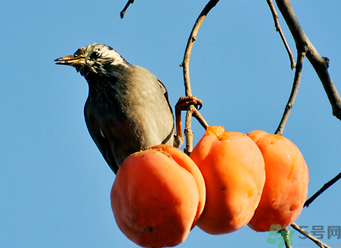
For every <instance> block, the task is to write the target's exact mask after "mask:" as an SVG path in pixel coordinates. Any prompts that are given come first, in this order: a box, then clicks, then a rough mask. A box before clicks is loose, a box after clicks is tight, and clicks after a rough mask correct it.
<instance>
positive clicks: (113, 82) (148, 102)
mask: <svg viewBox="0 0 341 248" xmlns="http://www.w3.org/2000/svg"><path fill="white" fill-rule="evenodd" d="M55 63H56V64H57V65H68V66H72V67H74V68H75V69H76V70H77V72H79V73H80V74H81V75H82V76H83V77H84V78H85V79H86V81H87V83H88V86H89V87H88V88H89V91H88V92H89V93H88V97H87V100H86V103H85V106H84V117H85V122H86V126H87V128H88V131H89V133H90V136H91V137H92V139H93V141H94V142H95V144H96V145H97V147H98V149H99V150H100V152H101V153H102V155H103V157H104V159H105V160H106V162H107V163H108V165H109V166H110V168H111V170H112V171H113V172H114V173H115V174H116V173H117V172H118V170H119V167H120V166H121V165H122V163H123V162H124V160H125V159H126V158H127V157H128V156H129V155H130V154H132V153H135V152H137V151H140V150H146V149H148V148H150V147H152V146H155V145H159V144H166V145H171V146H175V147H180V146H181V144H182V142H183V138H182V137H180V136H177V135H176V134H175V124H174V115H173V111H172V107H171V105H170V102H169V99H168V92H167V89H166V87H165V86H164V84H163V83H162V82H161V81H160V80H159V79H158V78H157V77H156V76H155V75H154V74H152V73H151V72H150V71H148V70H147V69H145V68H143V67H140V66H138V65H131V64H130V63H128V62H127V61H126V60H125V59H124V58H123V57H122V56H121V55H120V54H119V53H118V52H117V51H116V50H114V49H113V48H111V47H109V46H107V45H104V44H99V43H93V44H90V45H87V46H84V47H81V48H79V49H78V50H77V51H76V52H75V53H74V54H73V55H69V56H64V57H61V58H58V59H56V60H55ZM186 99H187V100H189V101H187V104H185V105H184V106H187V105H188V104H197V103H198V102H199V101H196V100H193V99H194V98H186ZM185 101H186V100H185ZM200 104H201V103H200Z"/></svg>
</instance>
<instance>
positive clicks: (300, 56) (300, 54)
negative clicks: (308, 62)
mask: <svg viewBox="0 0 341 248" xmlns="http://www.w3.org/2000/svg"><path fill="white" fill-rule="evenodd" d="M300 50H302V51H298V53H297V65H296V70H295V77H294V83H293V86H292V90H291V93H290V97H289V100H288V103H287V105H286V106H285V110H284V113H283V117H282V119H281V122H280V123H279V125H278V128H277V130H276V132H275V134H279V135H282V134H283V130H284V127H285V124H286V122H287V120H288V118H289V114H290V111H291V109H292V106H293V105H294V102H295V99H296V95H297V92H298V88H299V86H300V81H301V75H302V68H303V61H304V57H305V55H306V52H305V49H304V48H303V49H300Z"/></svg>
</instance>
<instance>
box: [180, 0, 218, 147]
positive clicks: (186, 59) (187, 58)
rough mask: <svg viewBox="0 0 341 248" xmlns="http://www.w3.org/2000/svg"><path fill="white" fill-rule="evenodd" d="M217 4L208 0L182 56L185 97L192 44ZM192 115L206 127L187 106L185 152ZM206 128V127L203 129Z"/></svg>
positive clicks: (190, 144) (189, 91)
mask: <svg viewBox="0 0 341 248" xmlns="http://www.w3.org/2000/svg"><path fill="white" fill-rule="evenodd" d="M218 2H219V0H210V1H209V2H208V3H207V4H206V6H205V8H204V9H203V10H202V11H201V13H200V15H199V17H198V18H197V20H196V22H195V24H194V26H193V28H192V31H191V34H190V36H189V38H188V41H187V46H186V50H185V54H184V59H183V62H182V63H181V66H182V68H183V75H184V84H185V94H186V96H192V89H191V81H190V76H189V61H190V58H191V53H192V48H193V44H194V42H195V41H196V37H197V35H198V31H199V28H200V26H201V24H202V22H203V21H204V19H205V17H206V16H207V14H208V12H209V11H210V10H211V9H212V8H213V7H215V6H216V4H217V3H218ZM192 115H193V116H195V117H196V118H197V119H198V118H199V119H198V120H199V122H200V123H201V124H202V125H203V127H204V128H206V127H207V123H206V121H205V120H204V119H203V118H202V116H201V115H200V114H199V112H198V111H197V110H196V109H195V107H194V106H192V105H191V106H189V109H188V111H187V115H186V122H185V131H184V133H185V136H186V150H187V152H189V153H190V152H192V150H193V132H192V129H191V118H192ZM205 126H206V127H205Z"/></svg>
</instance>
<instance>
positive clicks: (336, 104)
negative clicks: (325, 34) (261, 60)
mask: <svg viewBox="0 0 341 248" xmlns="http://www.w3.org/2000/svg"><path fill="white" fill-rule="evenodd" d="M276 3H277V6H278V8H279V10H280V11H281V13H282V15H283V17H284V19H285V21H286V23H287V25H288V27H289V29H290V32H291V34H292V36H293V37H294V40H295V43H296V47H305V46H307V58H308V59H309V61H310V63H311V64H312V66H313V67H314V69H315V71H316V73H317V75H318V76H319V78H320V80H321V82H322V84H323V87H324V90H325V91H326V93H327V96H328V99H329V102H330V104H331V106H332V110H333V115H334V116H336V117H337V118H338V119H340V120H341V98H340V96H339V94H338V92H337V90H336V88H335V85H334V83H333V81H332V79H331V77H330V75H329V73H328V66H329V60H328V59H327V58H323V57H321V56H320V54H319V53H318V52H317V50H316V49H315V47H314V46H313V44H312V43H311V42H310V40H309V39H308V37H307V36H306V34H305V33H304V31H303V29H302V27H301V26H300V24H299V22H298V20H297V18H296V16H295V13H294V11H293V9H292V6H291V3H290V1H289V0H276Z"/></svg>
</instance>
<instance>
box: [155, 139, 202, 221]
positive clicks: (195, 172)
mask: <svg viewBox="0 0 341 248" xmlns="http://www.w3.org/2000/svg"><path fill="white" fill-rule="evenodd" d="M152 149H153V150H159V151H164V152H167V153H168V154H169V155H171V156H172V158H173V159H174V160H175V162H176V163H178V165H180V166H181V167H183V168H184V169H186V170H187V171H188V172H189V173H191V174H192V176H193V177H194V179H195V182H196V183H197V187H198V193H199V204H198V210H197V213H196V215H195V218H194V222H193V225H192V227H194V226H195V224H196V222H197V220H198V219H199V217H200V215H201V214H202V212H203V211H204V207H205V202H206V187H205V181H204V178H203V176H202V174H201V172H200V170H199V168H198V166H197V165H196V164H195V163H194V162H193V160H192V159H191V158H190V157H189V156H188V155H187V154H185V153H184V152H182V151H181V150H179V149H178V148H175V147H174V146H168V145H157V146H153V147H152Z"/></svg>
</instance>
